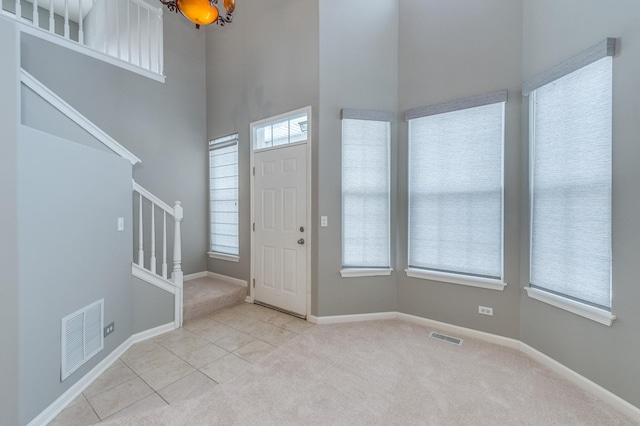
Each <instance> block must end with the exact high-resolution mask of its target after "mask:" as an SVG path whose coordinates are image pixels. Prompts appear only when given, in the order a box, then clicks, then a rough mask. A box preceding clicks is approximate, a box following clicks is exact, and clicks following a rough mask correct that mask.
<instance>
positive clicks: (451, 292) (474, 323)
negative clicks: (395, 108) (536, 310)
mask: <svg viewBox="0 0 640 426" xmlns="http://www.w3.org/2000/svg"><path fill="white" fill-rule="evenodd" d="M521 38H522V6H521V3H520V2H515V1H512V0H486V1H481V2H478V1H474V0H461V1H456V2H443V1H439V0H400V52H399V58H400V62H399V63H400V67H399V81H400V83H399V108H400V111H401V114H402V113H404V111H406V110H407V109H409V108H414V107H419V106H423V105H430V104H435V103H439V102H443V101H447V100H453V99H457V98H462V97H467V96H471V95H476V94H482V93H486V92H491V91H494V90H499V89H509V101H508V103H507V108H506V122H505V124H506V133H505V213H504V224H505V225H504V246H505V249H504V253H505V257H504V275H505V280H506V282H507V283H508V285H507V287H506V288H505V290H504V291H495V290H486V289H480V288H474V287H467V286H461V285H456V284H449V283H441V282H435V281H429V280H421V279H415V278H409V277H407V276H406V275H405V274H404V273H402V274H398V310H399V311H401V312H405V313H408V314H413V315H418V316H422V317H426V318H430V319H434V320H437V321H443V322H447V323H451V324H456V325H459V326H463V327H469V328H473V329H477V330H482V331H486V332H489V333H495V334H499V335H503V336H508V337H515V338H517V337H518V332H519V328H518V322H519V318H520V314H519V307H518V306H519V303H518V301H519V297H520V291H521V290H520V285H519V277H520V269H519V260H520V254H519V249H520V231H519V226H520V215H519V214H520V213H519V211H520V193H519V189H520V181H519V179H520V171H519V161H520V98H521V96H520V94H519V92H520V91H521V88H520V87H521V84H520V83H521V74H522V73H521V64H520V61H519V58H520V57H521V50H522V46H521ZM399 129H400V130H399V141H400V143H399V150H398V156H399V158H400V160H399V161H400V164H405V161H406V160H405V159H406V158H407V123H406V122H405V121H401V122H400V125H399ZM398 182H399V184H398V201H399V208H398V219H399V220H398V229H399V232H398V235H399V238H398V241H399V248H398V253H399V255H398V269H404V268H406V267H407V243H406V241H407V227H408V224H407V173H406V168H402V172H401V173H399V176H398ZM479 305H482V306H489V307H493V309H494V316H493V317H487V316H482V315H479V314H478V306H479Z"/></svg>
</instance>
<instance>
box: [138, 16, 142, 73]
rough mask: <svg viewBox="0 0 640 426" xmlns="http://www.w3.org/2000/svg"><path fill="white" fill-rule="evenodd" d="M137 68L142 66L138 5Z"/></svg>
mask: <svg viewBox="0 0 640 426" xmlns="http://www.w3.org/2000/svg"><path fill="white" fill-rule="evenodd" d="M138 66H140V67H141V66H142V27H141V26H140V5H138Z"/></svg>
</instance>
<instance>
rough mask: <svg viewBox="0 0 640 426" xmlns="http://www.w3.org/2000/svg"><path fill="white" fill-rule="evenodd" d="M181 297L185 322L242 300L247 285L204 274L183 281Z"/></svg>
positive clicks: (245, 294)
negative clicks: (182, 298) (204, 275)
mask: <svg viewBox="0 0 640 426" xmlns="http://www.w3.org/2000/svg"><path fill="white" fill-rule="evenodd" d="M183 297H184V310H183V318H184V321H185V322H186V321H191V320H194V319H197V318H200V317H203V316H206V315H209V314H211V313H213V312H215V311H217V310H220V309H224V308H227V307H229V306H233V305H237V304H238V303H242V302H244V300H245V298H246V297H247V287H246V286H245V285H241V284H236V283H231V282H228V281H223V280H221V279H218V278H214V277H211V276H206V277H201V278H196V279H192V280H189V281H185V282H184V289H183Z"/></svg>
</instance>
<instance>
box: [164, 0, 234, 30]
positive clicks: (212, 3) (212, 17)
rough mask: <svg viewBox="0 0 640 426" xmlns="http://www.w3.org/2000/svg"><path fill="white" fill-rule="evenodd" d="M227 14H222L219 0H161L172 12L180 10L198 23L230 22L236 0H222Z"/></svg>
mask: <svg viewBox="0 0 640 426" xmlns="http://www.w3.org/2000/svg"><path fill="white" fill-rule="evenodd" d="M222 2H223V3H224V11H225V16H222V15H221V14H220V10H219V9H218V0H171V1H170V0H160V3H162V4H164V5H165V6H167V7H168V8H169V10H170V11H172V12H180V13H182V15H183V16H184V17H185V18H187V19H188V20H190V21H191V22H193V23H194V24H196V28H200V25H209V24H213V23H214V22H215V23H216V24H218V25H224V24H230V23H231V19H232V16H231V15H232V13H233V11H234V10H235V8H236V0H222Z"/></svg>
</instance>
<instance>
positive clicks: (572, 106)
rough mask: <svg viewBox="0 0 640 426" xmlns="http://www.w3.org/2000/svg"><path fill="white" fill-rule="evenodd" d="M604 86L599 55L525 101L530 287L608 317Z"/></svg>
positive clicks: (605, 62) (608, 92) (609, 75)
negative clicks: (527, 107) (528, 151)
mask: <svg viewBox="0 0 640 426" xmlns="http://www.w3.org/2000/svg"><path fill="white" fill-rule="evenodd" d="M612 82H613V61H612V57H611V56H605V57H603V58H601V59H599V60H597V61H595V62H593V63H590V64H588V65H586V66H584V67H582V68H580V69H578V70H576V71H573V72H571V73H569V74H567V75H565V76H562V77H561V78H558V79H556V80H554V81H552V82H549V83H547V84H545V85H542V86H540V87H538V88H536V89H535V90H533V91H532V92H531V93H530V99H529V105H530V119H531V124H530V126H531V134H530V136H531V137H530V139H531V155H530V171H531V268H530V288H532V289H535V290H541V291H543V292H545V293H548V294H549V295H551V296H559V297H561V298H566V299H568V300H569V301H571V302H578V303H581V304H585V305H587V306H590V307H593V308H596V309H600V310H603V311H608V312H610V311H611V258H612V255H611V167H612V157H611V148H612V101H613V99H612V89H613V87H612V86H613V85H612ZM529 294H530V295H532V294H536V293H535V292H534V293H532V292H529ZM574 304H575V303H574Z"/></svg>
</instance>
